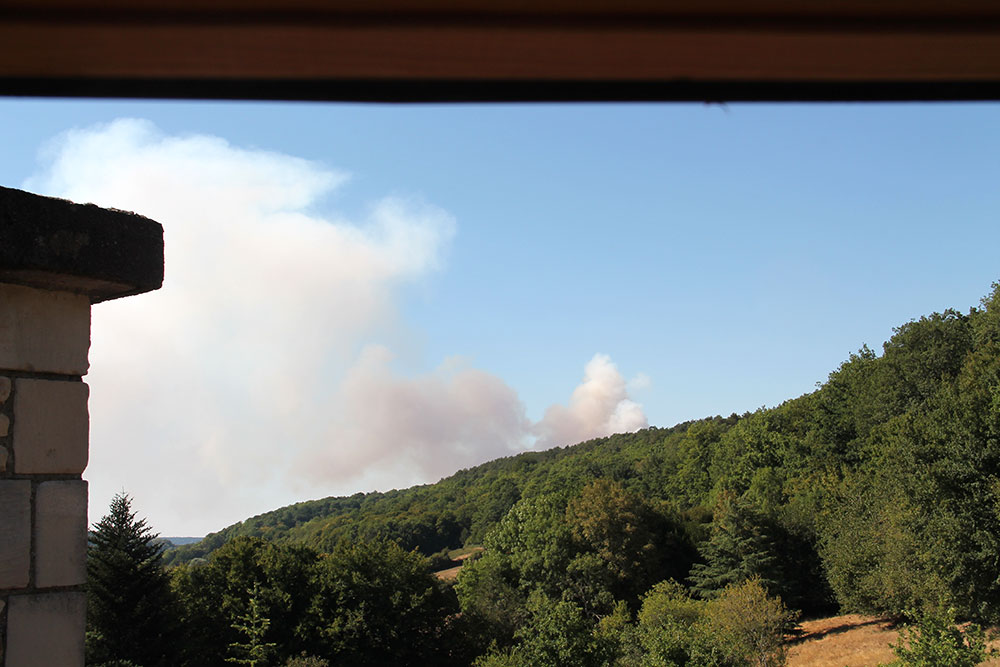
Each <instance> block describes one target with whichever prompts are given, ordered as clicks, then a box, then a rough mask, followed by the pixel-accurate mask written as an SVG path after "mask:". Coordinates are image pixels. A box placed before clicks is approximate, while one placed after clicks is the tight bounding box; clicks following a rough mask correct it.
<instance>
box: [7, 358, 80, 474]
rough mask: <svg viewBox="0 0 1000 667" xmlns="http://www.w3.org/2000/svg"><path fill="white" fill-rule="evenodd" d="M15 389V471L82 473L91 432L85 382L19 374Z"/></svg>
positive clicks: (29, 472)
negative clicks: (29, 377) (27, 376)
mask: <svg viewBox="0 0 1000 667" xmlns="http://www.w3.org/2000/svg"><path fill="white" fill-rule="evenodd" d="M14 389H15V394H14V429H13V431H14V433H13V435H14V472H16V473H18V474H28V475H37V474H80V473H82V472H83V470H84V468H86V467H87V457H88V446H87V445H88V438H89V436H90V414H89V413H88V411H87V398H88V396H89V394H90V388H89V387H88V386H87V385H86V383H83V382H68V381H61V380H33V379H27V378H18V379H17V380H16V381H15V383H14Z"/></svg>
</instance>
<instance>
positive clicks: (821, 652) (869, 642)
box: [788, 614, 1000, 667]
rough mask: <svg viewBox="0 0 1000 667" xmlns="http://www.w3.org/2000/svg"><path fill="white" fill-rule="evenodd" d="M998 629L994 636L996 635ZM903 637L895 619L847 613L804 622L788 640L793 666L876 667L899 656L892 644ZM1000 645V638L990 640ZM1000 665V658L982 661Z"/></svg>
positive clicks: (995, 645) (993, 666)
mask: <svg viewBox="0 0 1000 667" xmlns="http://www.w3.org/2000/svg"><path fill="white" fill-rule="evenodd" d="M995 634H996V633H995V632H994V636H995ZM898 639H899V627H898V626H897V625H896V624H895V622H894V620H893V619H890V618H880V617H877V616H862V615H861V614H847V615H845V616H833V617H831V618H821V619H818V620H814V621H803V622H802V623H801V624H800V626H799V632H798V633H797V634H796V635H795V636H793V637H790V638H789V640H788V644H789V649H788V666H789V667H872V666H874V665H883V664H887V663H891V662H892V661H893V660H894V659H895V657H896V656H895V655H894V654H893V652H892V646H891V644H893V643H895V642H896V641H897V640H898ZM990 646H992V647H995V648H1000V640H994V641H992V642H990ZM982 664H983V665H986V666H988V667H1000V659H995V660H990V661H988V662H984V663H982Z"/></svg>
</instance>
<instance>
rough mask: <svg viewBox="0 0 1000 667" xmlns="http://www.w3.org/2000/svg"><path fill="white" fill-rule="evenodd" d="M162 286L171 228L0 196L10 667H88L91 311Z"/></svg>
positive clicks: (1, 655)
mask: <svg viewBox="0 0 1000 667" xmlns="http://www.w3.org/2000/svg"><path fill="white" fill-rule="evenodd" d="M162 282H163V228H162V227H160V225H159V224H158V223H156V222H154V221H152V220H149V219H148V218H144V217H142V216H138V215H135V214H132V213H127V212H124V211H116V210H108V209H101V208H98V207H97V206H93V205H79V204H74V203H72V202H68V201H65V200H62V199H53V198H50V197H40V196H38V195H33V194H30V193H27V192H22V191H20V190H11V189H9V188H3V187H0V665H3V666H4V667H30V666H36V665H38V666H42V665H44V666H52V667H77V666H80V667H82V665H83V640H84V629H85V625H86V606H87V605H86V594H85V592H84V584H85V582H86V556H87V482H85V481H84V480H83V479H82V478H81V475H82V473H83V471H84V468H86V467H87V455H88V438H89V427H90V423H89V420H90V418H89V414H88V411H87V398H88V396H89V387H88V386H87V385H86V383H84V382H83V376H84V375H86V373H87V369H88V366H89V363H88V360H87V354H88V351H89V348H90V306H91V304H94V303H98V302H100V301H106V300H108V299H114V298H118V297H122V296H128V295H131V294H140V293H142V292H147V291H150V290H154V289H157V288H159V287H160V285H161V284H162Z"/></svg>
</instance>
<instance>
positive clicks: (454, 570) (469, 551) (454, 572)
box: [434, 547, 483, 581]
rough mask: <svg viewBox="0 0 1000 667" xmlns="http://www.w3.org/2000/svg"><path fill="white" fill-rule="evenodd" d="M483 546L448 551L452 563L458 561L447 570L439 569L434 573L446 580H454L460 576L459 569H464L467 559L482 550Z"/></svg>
mask: <svg viewBox="0 0 1000 667" xmlns="http://www.w3.org/2000/svg"><path fill="white" fill-rule="evenodd" d="M482 550H483V548H482V547H464V548H462V549H453V550H452V551H449V552H448V558H450V559H451V562H452V563H457V565H454V566H453V567H449V568H448V569H446V570H439V571H437V572H435V573H434V576H436V577H437V578H438V579H443V580H444V581H453V580H454V579H455V578H456V577H458V571H459V570H461V569H462V565H464V564H465V560H466V559H467V558H469V557H470V556H472V555H473V554H477V553H479V552H480V551H482Z"/></svg>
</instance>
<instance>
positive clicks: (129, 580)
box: [87, 493, 174, 667]
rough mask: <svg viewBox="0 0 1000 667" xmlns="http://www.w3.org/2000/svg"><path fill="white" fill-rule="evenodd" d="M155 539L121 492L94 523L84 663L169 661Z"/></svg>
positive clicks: (164, 586)
mask: <svg viewBox="0 0 1000 667" xmlns="http://www.w3.org/2000/svg"><path fill="white" fill-rule="evenodd" d="M156 538H157V535H156V533H154V532H153V531H152V529H150V527H149V526H148V525H147V524H146V520H145V519H138V518H137V517H136V513H135V512H133V511H132V500H131V498H129V497H128V496H127V495H125V494H124V493H121V494H118V495H116V496H115V497H114V499H113V500H112V501H111V508H110V511H109V512H108V514H107V515H106V516H104V517H102V518H101V520H100V521H98V522H97V523H96V524H95V525H94V528H93V531H92V532H91V533H90V537H89V542H90V544H89V549H88V551H87V664H94V665H100V664H103V663H110V664H129V663H132V664H134V665H141V666H142V667H157V666H159V665H170V664H173V660H172V659H171V657H172V656H171V649H172V645H171V639H172V637H171V634H172V632H171V628H172V627H173V626H174V621H173V615H172V614H171V608H172V602H171V594H170V586H169V582H168V579H167V575H166V573H165V572H164V570H163V564H162V562H161V561H162V557H161V551H162V547H161V546H160V545H159V544H157V542H156Z"/></svg>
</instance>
